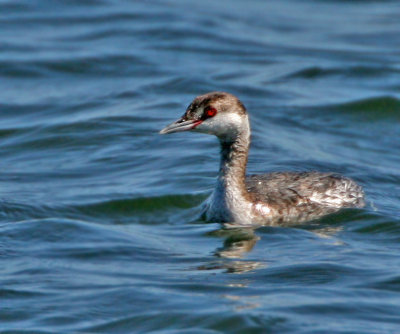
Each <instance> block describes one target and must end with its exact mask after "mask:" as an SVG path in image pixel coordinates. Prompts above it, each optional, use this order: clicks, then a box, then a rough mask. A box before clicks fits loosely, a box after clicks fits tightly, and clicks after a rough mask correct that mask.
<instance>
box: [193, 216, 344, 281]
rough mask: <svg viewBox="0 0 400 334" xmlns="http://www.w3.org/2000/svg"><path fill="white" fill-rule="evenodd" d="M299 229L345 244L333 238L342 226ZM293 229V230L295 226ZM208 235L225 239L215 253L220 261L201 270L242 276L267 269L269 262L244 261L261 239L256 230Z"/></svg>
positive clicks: (249, 229)
mask: <svg viewBox="0 0 400 334" xmlns="http://www.w3.org/2000/svg"><path fill="white" fill-rule="evenodd" d="M334 216H335V215H334ZM334 216H333V217H334ZM324 221H325V222H328V221H329V219H325V220H324ZM297 227H298V228H302V229H306V230H308V231H310V232H312V233H314V234H315V235H317V236H318V237H320V238H323V239H331V240H332V243H333V244H334V245H342V244H343V242H341V241H340V240H338V239H337V238H333V236H334V235H335V234H337V233H339V232H340V231H342V230H343V227H342V226H330V225H326V224H324V223H323V224H321V222H318V223H316V224H311V225H310V224H308V225H297ZM291 228H293V225H292V226H291ZM270 229H274V228H270ZM208 235H209V236H212V237H219V238H225V240H224V242H223V245H222V247H219V248H217V249H216V250H215V252H214V255H215V256H216V257H217V258H219V259H220V260H219V261H212V262H210V263H208V264H205V265H202V266H199V267H198V269H199V270H219V269H223V270H225V271H226V272H227V273H234V274H241V273H246V272H250V271H254V270H257V269H261V268H265V267H267V262H261V261H252V260H246V259H244V257H245V256H246V255H247V254H248V253H250V252H251V251H252V249H253V248H254V246H255V245H256V243H257V241H258V240H260V239H261V238H260V237H259V236H258V235H257V234H256V233H255V229H254V228H232V229H226V228H221V229H218V230H214V231H211V232H209V233H208Z"/></svg>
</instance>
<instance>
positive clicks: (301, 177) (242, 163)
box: [161, 92, 365, 226]
mask: <svg viewBox="0 0 400 334" xmlns="http://www.w3.org/2000/svg"><path fill="white" fill-rule="evenodd" d="M209 107H212V108H215V109H216V110H217V111H218V113H217V114H216V115H215V116H214V115H213V117H212V118H207V117H204V116H205V114H206V110H207V108H209ZM187 130H191V131H197V132H202V133H208V134H213V135H216V136H217V137H218V139H219V142H220V147H221V162H220V168H219V173H218V178H217V185H216V187H215V189H214V191H213V193H212V195H211V196H210V198H209V199H208V201H207V203H206V207H205V216H206V218H207V220H209V221H214V222H221V223H231V224H233V225H235V226H237V225H239V226H253V225H279V224H288V223H300V222H305V221H309V220H313V219H316V218H319V217H322V216H323V215H326V214H329V213H333V212H335V211H337V210H339V209H340V208H349V207H357V208H360V207H363V206H364V205H365V203H364V193H363V190H362V188H361V187H360V186H359V185H358V184H357V183H355V182H354V181H353V180H351V179H349V178H347V177H344V176H341V175H337V174H334V173H320V172H301V173H295V172H279V173H278V172H275V173H269V174H263V175H250V176H246V165H247V159H248V151H249V146H250V125H249V120H248V115H247V112H246V109H245V107H244V105H243V104H242V103H241V102H240V101H239V100H238V99H237V98H236V97H235V96H233V95H231V94H228V93H223V92H214V93H209V94H205V95H201V96H199V97H197V98H196V99H195V100H194V101H193V102H192V103H191V104H190V105H189V107H188V108H187V110H186V113H185V114H184V115H183V116H182V118H181V119H180V120H178V121H177V122H175V123H172V124H171V125H169V126H167V127H166V128H164V129H163V130H162V131H161V133H172V132H178V131H187Z"/></svg>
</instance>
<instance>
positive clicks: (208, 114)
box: [204, 106, 217, 118]
mask: <svg viewBox="0 0 400 334" xmlns="http://www.w3.org/2000/svg"><path fill="white" fill-rule="evenodd" d="M216 114H217V109H215V108H213V107H210V106H208V107H206V108H205V109H204V117H205V118H209V117H214V116H215V115H216Z"/></svg>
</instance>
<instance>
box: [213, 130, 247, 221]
mask: <svg viewBox="0 0 400 334" xmlns="http://www.w3.org/2000/svg"><path fill="white" fill-rule="evenodd" d="M220 145H221V162H220V167H219V174H218V183H217V193H219V195H220V196H221V197H222V198H221V200H223V201H224V204H225V206H226V209H227V210H228V211H230V212H231V213H233V217H232V219H235V220H238V218H239V217H236V216H235V212H236V211H240V210H243V209H244V207H245V206H247V205H249V204H250V202H251V200H250V195H249V193H248V191H247V189H246V184H245V180H246V166H247V159H248V154H249V147H250V127H249V125H248V124H246V125H245V126H243V128H242V129H240V131H239V132H238V134H237V135H236V136H235V137H234V138H230V139H228V140H227V139H224V138H220Z"/></svg>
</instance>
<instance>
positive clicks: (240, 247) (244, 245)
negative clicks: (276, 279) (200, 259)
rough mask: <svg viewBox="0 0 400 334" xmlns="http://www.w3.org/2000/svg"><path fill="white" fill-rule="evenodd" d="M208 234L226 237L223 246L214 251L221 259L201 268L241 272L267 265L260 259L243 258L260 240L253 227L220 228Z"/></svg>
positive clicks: (200, 268)
mask: <svg viewBox="0 0 400 334" xmlns="http://www.w3.org/2000/svg"><path fill="white" fill-rule="evenodd" d="M208 235H209V236H213V237H223V238H225V240H224V243H223V246H222V247H220V248H217V249H216V251H215V252H214V255H215V256H216V257H218V258H220V261H213V262H212V263H208V264H206V265H202V266H200V267H198V269H199V270H218V269H225V270H226V272H227V273H235V274H241V273H245V272H249V271H252V270H255V269H260V268H264V267H266V264H265V263H262V262H260V261H251V260H244V259H243V257H244V255H245V254H246V253H248V252H250V251H251V250H252V249H253V247H254V245H255V244H256V243H257V241H258V240H260V237H259V236H258V235H256V234H255V232H254V229H253V228H237V229H219V230H215V231H212V232H209V233H208ZM235 259H236V260H235Z"/></svg>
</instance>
